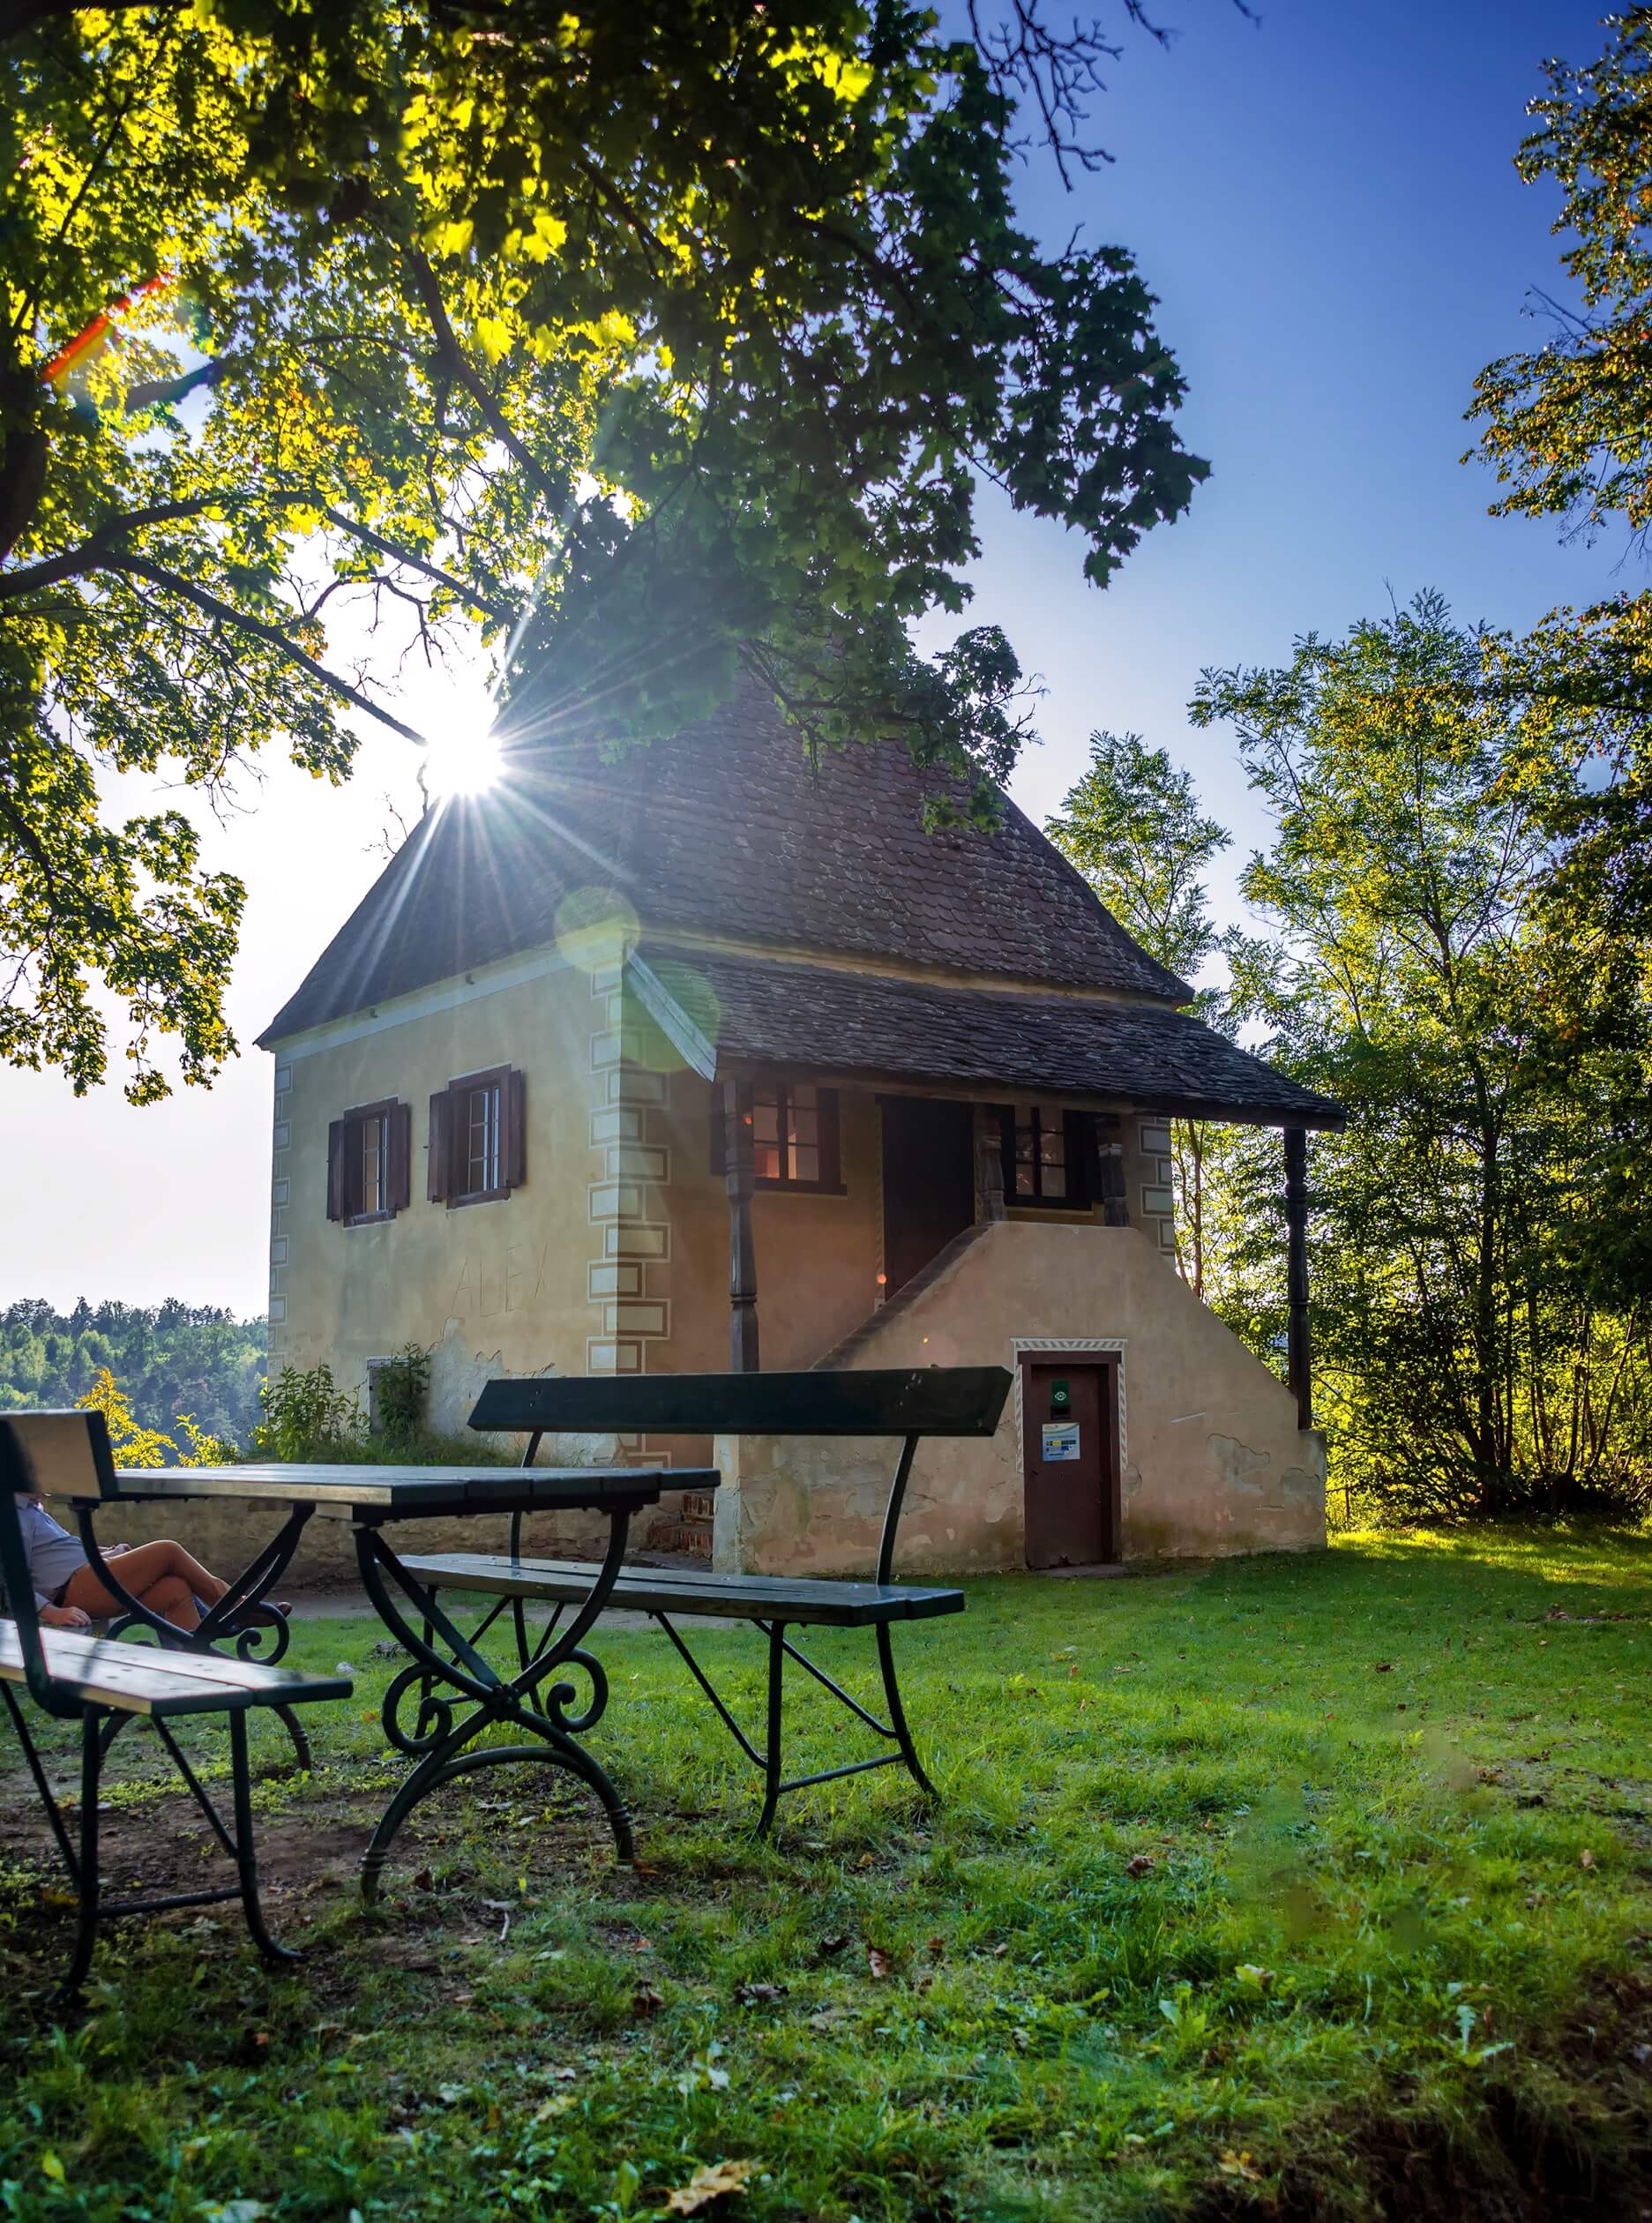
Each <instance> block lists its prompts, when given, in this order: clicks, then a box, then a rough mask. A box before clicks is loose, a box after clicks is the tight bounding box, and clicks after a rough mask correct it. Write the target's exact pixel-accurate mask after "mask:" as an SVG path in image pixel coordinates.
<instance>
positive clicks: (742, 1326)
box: [722, 1081, 758, 1373]
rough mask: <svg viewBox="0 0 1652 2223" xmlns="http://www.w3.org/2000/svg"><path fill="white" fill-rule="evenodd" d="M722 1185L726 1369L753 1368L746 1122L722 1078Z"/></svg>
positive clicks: (753, 1271) (734, 1090)
mask: <svg viewBox="0 0 1652 2223" xmlns="http://www.w3.org/2000/svg"><path fill="white" fill-rule="evenodd" d="M722 1120H723V1152H722V1163H723V1185H724V1186H725V1187H726V1188H727V1190H728V1192H729V1372H730V1373H757V1372H758V1353H757V1251H756V1248H755V1246H754V1245H753V1242H752V1238H751V1199H752V1196H753V1194H755V1191H756V1186H757V1183H756V1179H755V1176H754V1174H753V1171H752V1151H751V1122H750V1120H749V1119H747V1118H746V1116H745V1114H744V1112H743V1111H742V1110H741V1107H740V1087H739V1083H738V1082H735V1081H725V1082H723V1084H722Z"/></svg>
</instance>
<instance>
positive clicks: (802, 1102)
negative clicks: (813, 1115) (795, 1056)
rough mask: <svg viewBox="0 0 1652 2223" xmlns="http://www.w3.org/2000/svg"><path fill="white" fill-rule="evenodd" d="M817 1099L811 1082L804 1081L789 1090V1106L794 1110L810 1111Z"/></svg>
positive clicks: (817, 1101)
mask: <svg viewBox="0 0 1652 2223" xmlns="http://www.w3.org/2000/svg"><path fill="white" fill-rule="evenodd" d="M819 1101H820V1099H819V1095H818V1094H817V1092H816V1090H815V1087H814V1084H813V1082H809V1081H804V1082H801V1083H800V1084H799V1085H798V1086H797V1087H796V1088H795V1089H793V1090H792V1092H791V1108H792V1110H793V1111H813V1110H814V1108H815V1106H816V1104H819Z"/></svg>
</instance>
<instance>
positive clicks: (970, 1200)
mask: <svg viewBox="0 0 1652 2223" xmlns="http://www.w3.org/2000/svg"><path fill="white" fill-rule="evenodd" d="M879 1103H880V1105H881V1108H882V1111H883V1131H884V1274H885V1282H884V1295H885V1296H886V1297H893V1295H894V1293H895V1291H896V1290H897V1289H899V1288H900V1287H901V1285H902V1284H903V1283H906V1282H909V1281H910V1280H911V1278H912V1276H913V1275H914V1274H916V1273H917V1272H918V1271H919V1269H921V1268H923V1267H924V1266H927V1265H928V1264H929V1262H930V1261H931V1258H933V1257H934V1255H935V1254H936V1253H937V1251H939V1250H944V1249H945V1248H946V1246H947V1244H948V1243H950V1242H951V1241H952V1239H953V1236H954V1235H957V1234H960V1233H961V1232H962V1231H963V1230H964V1229H965V1228H966V1227H971V1226H973V1225H974V1224H975V1216H976V1157H975V1133H976V1113H975V1106H974V1105H973V1104H954V1103H950V1102H948V1101H947V1100H946V1098H945V1097H881V1098H880V1099H879Z"/></svg>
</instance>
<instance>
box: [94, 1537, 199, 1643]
mask: <svg viewBox="0 0 1652 2223" xmlns="http://www.w3.org/2000/svg"><path fill="white" fill-rule="evenodd" d="M110 1571H111V1572H112V1573H113V1574H114V1575H115V1576H116V1580H117V1581H118V1582H119V1583H120V1584H121V1587H122V1588H123V1590H124V1591H127V1592H128V1594H129V1595H130V1596H131V1597H133V1598H138V1600H139V1601H140V1602H141V1603H142V1604H144V1605H147V1606H148V1607H149V1608H150V1611H151V1612H152V1613H162V1612H163V1611H164V1609H163V1608H162V1607H161V1606H159V1605H156V1604H155V1603H154V1600H153V1598H152V1597H151V1596H150V1595H149V1593H150V1592H151V1591H153V1590H154V1589H155V1588H156V1586H157V1585H158V1584H159V1583H181V1584H182V1585H183V1592H184V1596H185V1598H186V1601H187V1599H188V1598H191V1597H193V1598H202V1599H204V1600H205V1601H206V1604H207V1605H216V1604H217V1602H218V1600H219V1599H220V1598H221V1597H222V1596H223V1594H224V1592H225V1591H226V1590H228V1587H229V1585H228V1583H221V1582H220V1581H219V1579H218V1577H217V1576H216V1575H211V1574H208V1572H207V1570H206V1568H204V1567H203V1566H202V1565H201V1563H200V1561H198V1560H196V1559H191V1556H190V1554H189V1553H187V1552H186V1551H185V1550H184V1548H183V1546H182V1545H181V1544H175V1543H173V1542H172V1540H171V1538H161V1539H160V1540H159V1541H158V1542H156V1543H153V1544H137V1545H134V1546H133V1547H132V1549H131V1551H130V1552H122V1553H120V1554H119V1555H118V1557H117V1558H116V1560H115V1561H113V1562H112V1564H111V1569H110ZM174 1594H175V1595H176V1593H174ZM64 1605H78V1606H79V1607H80V1609H81V1611H82V1612H83V1613H90V1614H91V1615H92V1616H93V1619H94V1620H99V1619H102V1618H104V1617H106V1616H107V1615H108V1614H110V1613H119V1612H120V1610H121V1603H120V1600H119V1598H116V1597H114V1596H112V1595H111V1593H110V1592H109V1591H107V1590H105V1588H104V1587H103V1584H102V1583H101V1582H100V1581H99V1579H98V1577H97V1576H96V1575H95V1574H94V1573H93V1570H92V1568H90V1567H78V1568H76V1569H75V1571H74V1573H73V1574H72V1575H71V1576H70V1577H69V1581H68V1583H67V1584H66V1585H65V1586H64ZM165 1618H166V1619H167V1620H170V1621H174V1622H176V1626H177V1627H178V1628H194V1627H195V1626H196V1623H197V1621H198V1619H199V1616H198V1614H197V1613H195V1611H194V1609H193V1607H192V1606H191V1608H190V1618H189V1619H188V1620H179V1619H178V1617H177V1614H176V1613H172V1612H166V1613H165Z"/></svg>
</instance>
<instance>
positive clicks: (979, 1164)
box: [976, 1104, 1004, 1224]
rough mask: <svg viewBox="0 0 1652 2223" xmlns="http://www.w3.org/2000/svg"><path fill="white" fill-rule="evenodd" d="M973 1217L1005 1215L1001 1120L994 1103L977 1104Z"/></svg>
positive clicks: (993, 1218)
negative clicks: (974, 1213)
mask: <svg viewBox="0 0 1652 2223" xmlns="http://www.w3.org/2000/svg"><path fill="white" fill-rule="evenodd" d="M1003 1217H1004V1122H1003V1119H1002V1117H1001V1116H1000V1114H999V1111H998V1105H997V1104H976V1218H977V1219H979V1220H983V1221H985V1222H987V1223H989V1224H990V1223H992V1222H994V1221H997V1220H1001V1219H1002V1218H1003Z"/></svg>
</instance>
